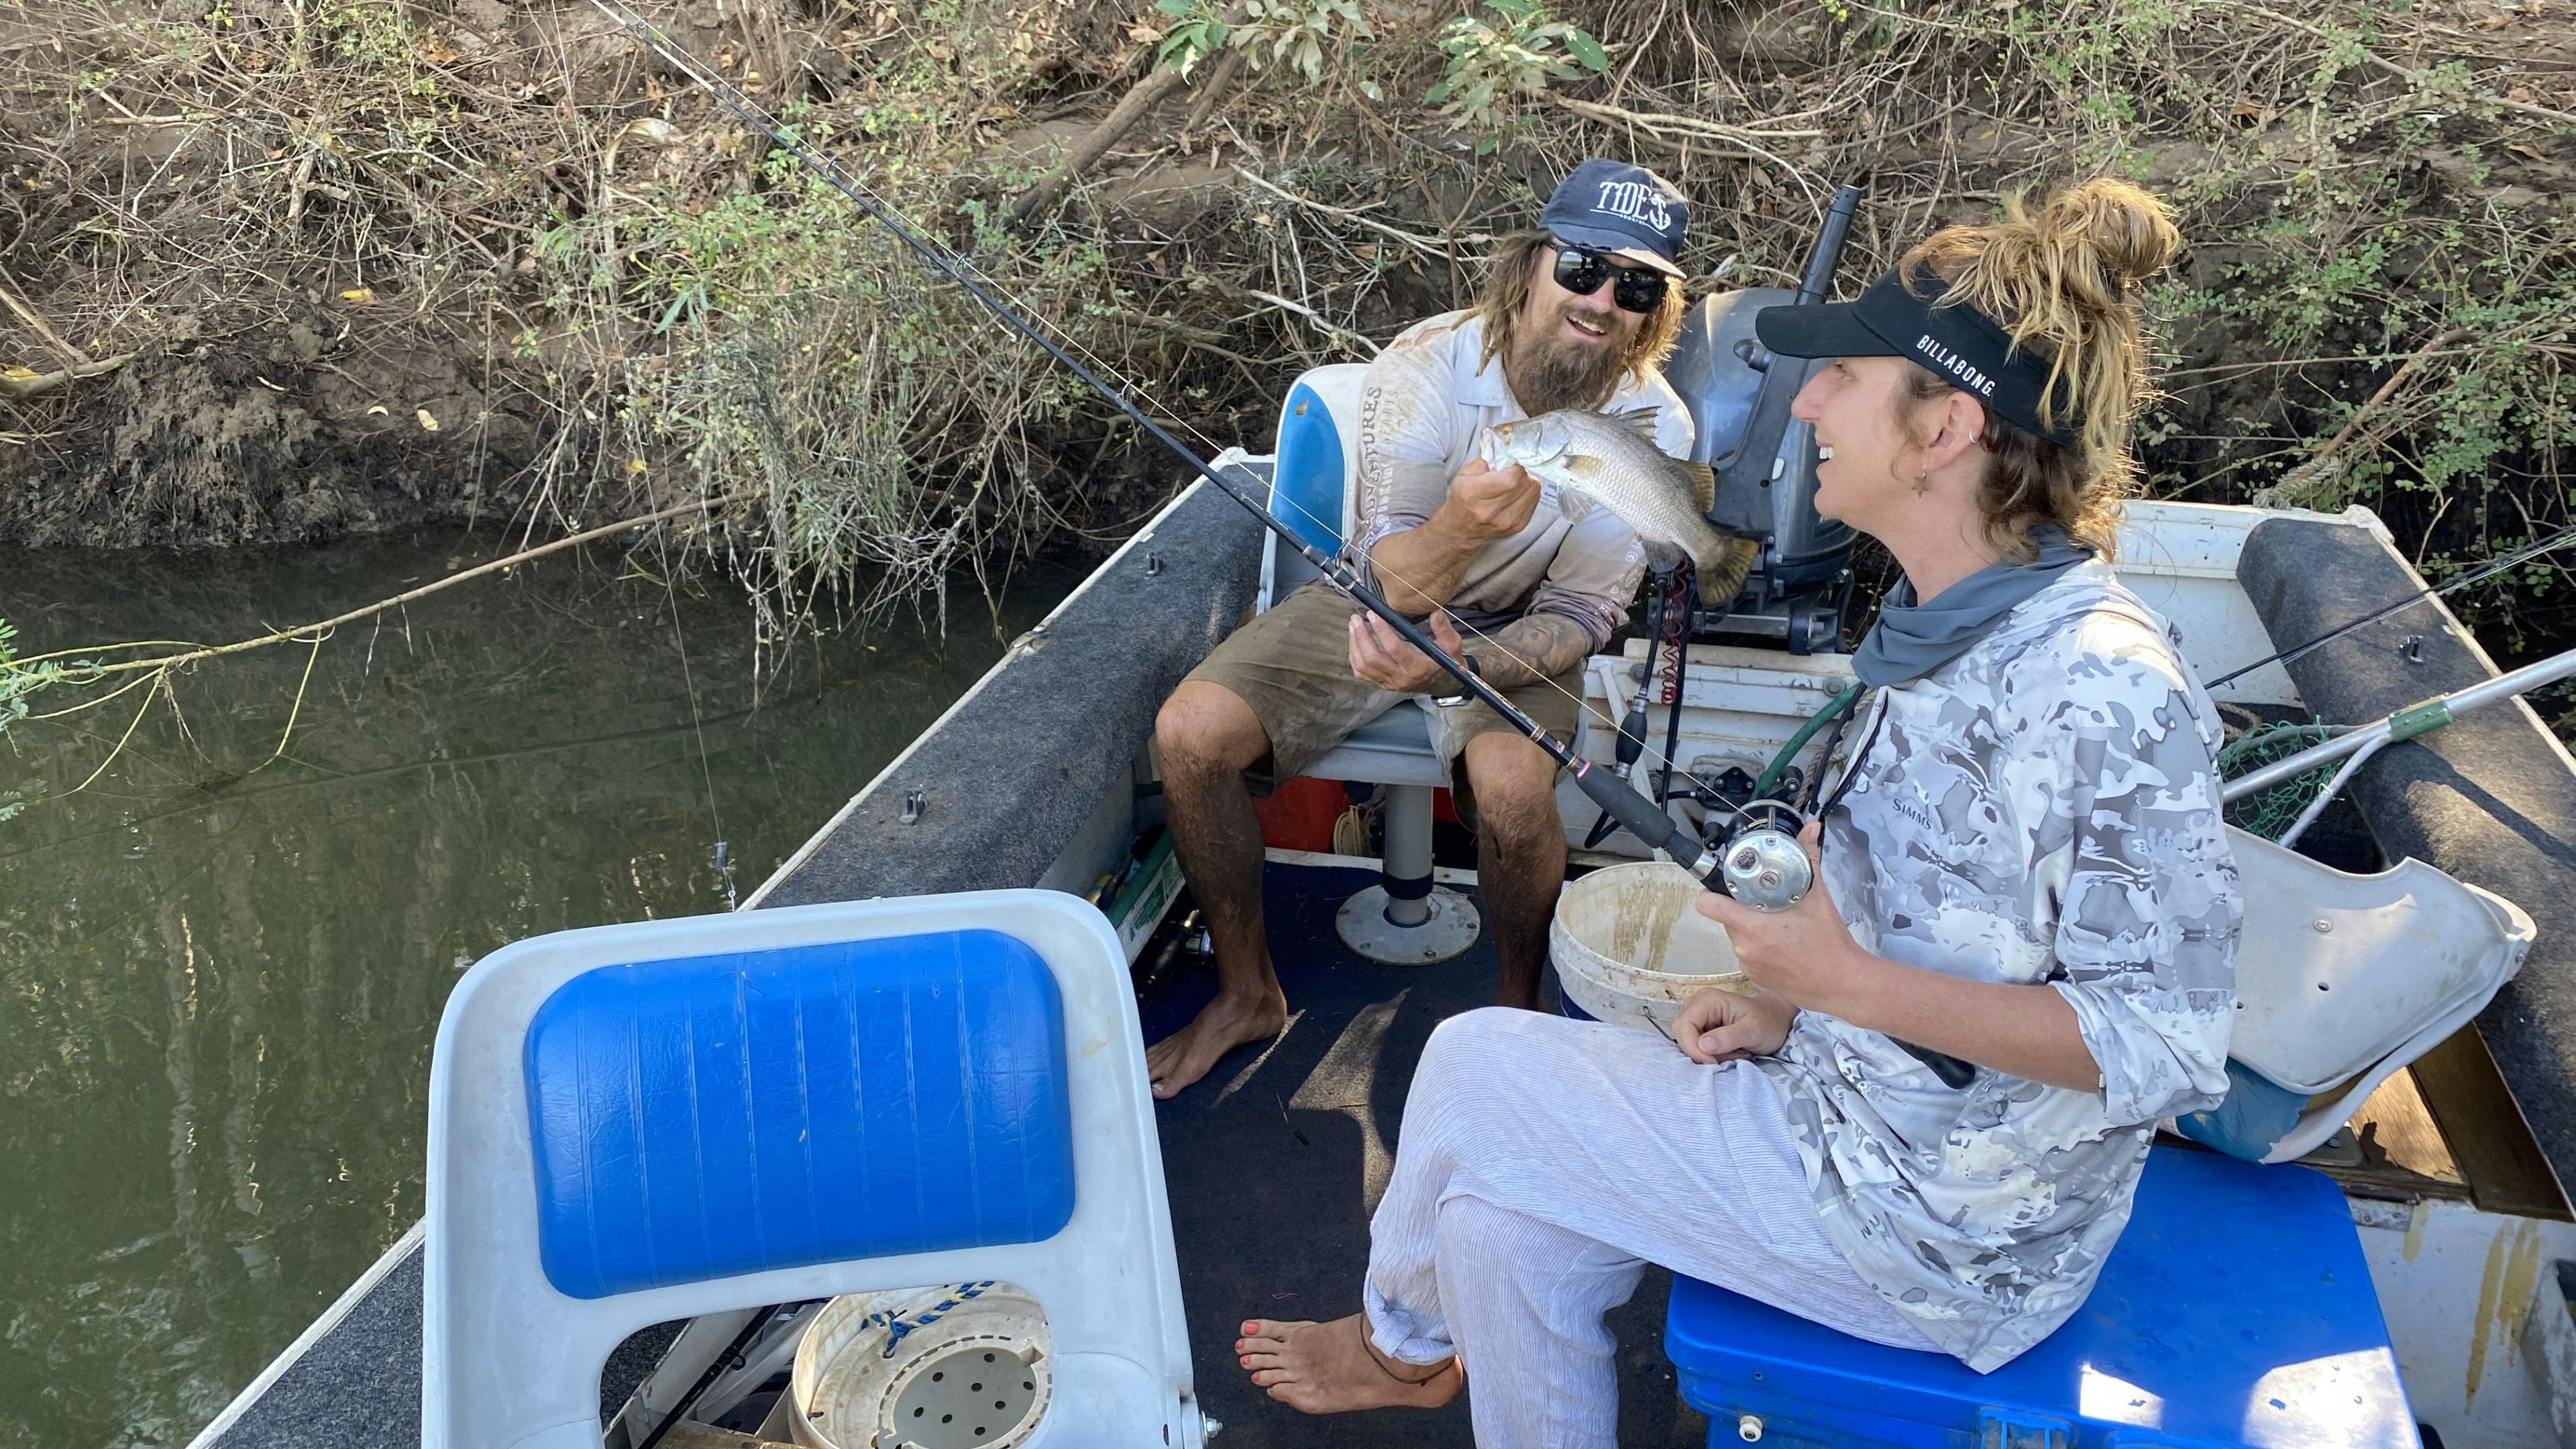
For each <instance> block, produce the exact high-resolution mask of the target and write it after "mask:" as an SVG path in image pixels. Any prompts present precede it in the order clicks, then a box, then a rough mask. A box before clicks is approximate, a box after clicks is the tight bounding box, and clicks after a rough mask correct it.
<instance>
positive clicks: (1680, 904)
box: [1547, 860, 1753, 1037]
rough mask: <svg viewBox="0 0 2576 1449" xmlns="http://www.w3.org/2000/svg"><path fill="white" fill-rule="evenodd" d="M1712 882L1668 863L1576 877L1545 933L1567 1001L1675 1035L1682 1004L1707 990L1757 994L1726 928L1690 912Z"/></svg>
mask: <svg viewBox="0 0 2576 1449" xmlns="http://www.w3.org/2000/svg"><path fill="white" fill-rule="evenodd" d="M1705 889H1706V887H1704V886H1702V885H1701V884H1700V883H1699V882H1698V881H1696V880H1694V879H1692V878H1691V873H1690V872H1689V871H1686V870H1684V869H1682V868H1681V867H1680V866H1678V865H1674V864H1672V863H1670V862H1669V861H1660V860H1647V861H1638V862H1637V863H1635V864H1633V865H1613V866H1608V867H1605V868H1603V869H1601V870H1596V871H1594V872H1592V873H1591V874H1590V875H1587V876H1585V877H1583V878H1582V879H1580V880H1577V881H1572V882H1569V883H1568V884H1567V885H1566V887H1565V893H1564V894H1563V895H1562V896H1559V897H1558V898H1557V902H1556V920H1555V921H1554V922H1553V923H1552V924H1551V925H1550V926H1549V927H1548V933H1547V938H1548V957H1549V959H1550V960H1552V961H1554V962H1555V963H1556V978H1557V985H1558V986H1559V987H1560V988H1561V989H1562V990H1563V991H1564V992H1565V995H1566V998H1567V999H1568V1000H1570V1001H1572V1002H1573V1003H1574V1004H1575V1005H1576V1006H1578V1007H1581V1008H1582V1009H1583V1010H1584V1012H1585V1013H1587V1014H1588V1015H1590V1016H1593V1017H1595V1018H1597V1019H1599V1020H1602V1021H1607V1022H1614V1023H1616V1024H1618V1025H1620V1026H1632V1027H1636V1028H1637V1029H1639V1030H1641V1031H1654V1032H1659V1033H1661V1034H1662V1035H1664V1036H1667V1037H1669V1036H1671V1035H1672V1023H1673V1018H1675V1017H1677V1016H1679V1015H1681V1010H1682V1003H1683V1002H1685V1001H1688V1000H1690V999H1691V998H1692V997H1694V996H1696V995H1698V994H1699V993H1700V992H1702V991H1705V990H1707V989H1708V988H1710V987H1712V986H1714V987H1716V988H1718V989H1719V990H1721V991H1739V992H1743V993H1745V994H1747V995H1751V994H1753V986H1752V984H1751V983H1749V982H1747V981H1746V980H1745V979H1744V973H1743V972H1742V971H1740V970H1738V969H1737V968H1736V964H1735V947H1734V946H1733V945H1732V944H1731V943H1729V942H1728V941H1727V939H1726V932H1725V930H1724V929H1722V928H1721V927H1720V926H1719V925H1718V924H1717V922H1715V921H1712V920H1710V919H1709V918H1708V917H1706V916H1703V915H1701V914H1700V913H1699V912H1697V911H1695V910H1693V909H1691V903H1692V902H1694V901H1696V900H1698V899H1699V895H1700V892H1701V891H1703V890H1705Z"/></svg>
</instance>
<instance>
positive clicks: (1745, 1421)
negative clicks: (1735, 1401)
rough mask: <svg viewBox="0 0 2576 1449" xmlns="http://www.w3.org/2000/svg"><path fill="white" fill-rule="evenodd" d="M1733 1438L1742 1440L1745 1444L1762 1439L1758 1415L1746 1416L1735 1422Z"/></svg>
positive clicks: (1760, 1419) (1760, 1420) (1760, 1422)
mask: <svg viewBox="0 0 2576 1449" xmlns="http://www.w3.org/2000/svg"><path fill="white" fill-rule="evenodd" d="M1735 1437H1737V1438H1739V1439H1741V1440H1743V1441H1744V1442H1745V1443H1747V1444H1752V1443H1756V1442H1758V1441H1759V1440H1760V1439H1761V1438H1762V1416H1761V1415H1759V1414H1747V1415H1745V1416H1744V1417H1743V1418H1741V1419H1738V1420H1736V1421H1735Z"/></svg>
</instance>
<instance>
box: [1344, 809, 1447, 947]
mask: <svg viewBox="0 0 2576 1449" xmlns="http://www.w3.org/2000/svg"><path fill="white" fill-rule="evenodd" d="M1482 927H1483V923H1482V921H1480V920H1479V919H1478V917H1477V914H1476V906H1475V903H1474V902H1473V901H1470V900H1468V899H1467V898H1466V897H1465V896H1462V895H1460V894H1458V893H1457V892H1455V891H1451V890H1444V889H1442V888H1441V887H1439V886H1437V885H1434V884H1433V883H1432V880H1431V787H1430V786H1428V785H1389V786H1387V787H1386V854H1385V856H1384V857H1383V860H1382V863H1381V865H1380V866H1379V868H1378V883H1377V884H1376V885H1373V886H1370V887H1369V888H1368V889H1366V890H1364V891H1361V892H1359V893H1358V894H1357V895H1354V896H1352V897H1351V898H1350V899H1349V900H1346V901H1344V902H1342V908H1341V910H1340V911H1339V912H1337V913H1336V914H1335V915H1334V917H1333V929H1334V930H1335V931H1337V932H1339V933H1340V935H1341V938H1342V944H1344V945H1346V946H1348V947H1350V948H1351V949H1352V950H1354V951H1357V952H1359V953H1360V954H1361V955H1363V956H1366V957H1367V958H1369V959H1370V960H1372V961H1383V962H1386V963H1387V964H1389V965H1393V966H1425V965H1429V964H1430V963H1432V962H1434V961H1446V960H1448V959H1449V958H1450V957H1452V956H1455V955H1457V954H1458V953H1460V952H1462V951H1464V950H1466V949H1467V948H1468V947H1470V946H1473V945H1475V944H1476V934H1477V932H1478V931H1479V930H1481V929H1482Z"/></svg>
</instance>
